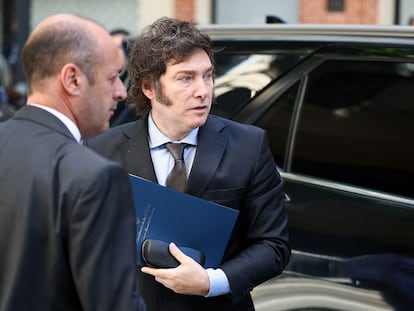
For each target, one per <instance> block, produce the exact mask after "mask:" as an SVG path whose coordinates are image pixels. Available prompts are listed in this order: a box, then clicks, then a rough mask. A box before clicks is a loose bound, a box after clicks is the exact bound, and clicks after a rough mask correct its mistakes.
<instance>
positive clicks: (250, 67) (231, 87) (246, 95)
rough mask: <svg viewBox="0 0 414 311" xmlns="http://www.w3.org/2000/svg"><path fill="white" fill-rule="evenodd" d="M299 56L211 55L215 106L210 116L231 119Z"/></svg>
mask: <svg viewBox="0 0 414 311" xmlns="http://www.w3.org/2000/svg"><path fill="white" fill-rule="evenodd" d="M301 57H302V56H301V55H287V54H277V53H274V54H254V53H249V54H240V53H231V52H226V51H222V52H217V53H216V55H215V67H216V78H215V93H214V95H215V103H214V105H213V107H212V113H213V114H216V115H220V116H223V117H226V118H231V117H232V116H233V115H234V114H236V113H237V112H238V111H239V110H240V109H241V108H243V106H244V105H245V104H246V103H247V102H248V101H249V100H250V99H251V98H253V97H254V96H255V95H256V94H257V93H258V92H260V91H261V90H263V89H264V88H265V87H266V86H267V85H269V84H270V83H271V82H272V81H274V80H275V79H276V78H278V77H279V76H281V75H282V74H283V73H285V72H286V71H287V70H288V69H289V68H290V67H291V66H292V65H293V64H294V63H296V62H298V61H299V59H300V58H301Z"/></svg>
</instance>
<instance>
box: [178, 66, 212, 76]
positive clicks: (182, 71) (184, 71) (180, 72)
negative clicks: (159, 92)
mask: <svg viewBox="0 0 414 311" xmlns="http://www.w3.org/2000/svg"><path fill="white" fill-rule="evenodd" d="M209 71H214V68H213V66H210V67H209V68H208V69H207V70H205V71H204V72H209ZM183 73H184V74H195V73H197V70H180V71H177V72H176V75H178V74H183Z"/></svg>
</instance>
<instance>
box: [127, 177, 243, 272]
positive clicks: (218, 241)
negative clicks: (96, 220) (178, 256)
mask: <svg viewBox="0 0 414 311" xmlns="http://www.w3.org/2000/svg"><path fill="white" fill-rule="evenodd" d="M129 176H130V181H131V186H132V193H133V197H134V203H135V211H136V217H137V219H136V221H137V232H136V233H137V236H136V242H137V265H138V266H143V265H144V260H143V258H142V254H141V246H142V243H143V242H144V240H146V239H158V240H163V241H165V242H174V243H175V244H176V245H177V246H183V247H192V248H195V249H198V250H200V251H202V252H203V253H204V255H205V264H204V267H205V268H217V267H218V265H219V264H220V263H221V260H222V257H223V254H224V250H225V248H226V246H227V243H228V241H229V239H230V235H231V233H232V231H233V227H234V225H235V223H236V220H237V216H238V214H239V211H238V210H235V209H232V208H229V207H226V206H223V205H220V204H217V203H213V202H209V201H206V200H203V199H201V198H198V197H195V196H191V195H189V194H186V193H183V192H178V191H176V190H173V189H170V188H167V187H163V186H160V185H158V184H156V183H153V182H151V181H148V180H146V179H143V178H141V177H138V176H135V175H132V174H130V175H129Z"/></svg>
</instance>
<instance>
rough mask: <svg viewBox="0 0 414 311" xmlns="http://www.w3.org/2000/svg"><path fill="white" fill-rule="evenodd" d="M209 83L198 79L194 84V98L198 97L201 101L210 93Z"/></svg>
mask: <svg viewBox="0 0 414 311" xmlns="http://www.w3.org/2000/svg"><path fill="white" fill-rule="evenodd" d="M211 88H212V86H211V83H210V82H209V81H206V80H205V79H203V78H200V79H198V81H197V84H196V90H195V94H194V95H195V97H200V98H202V99H204V98H206V97H207V96H208V95H209V93H210V91H211Z"/></svg>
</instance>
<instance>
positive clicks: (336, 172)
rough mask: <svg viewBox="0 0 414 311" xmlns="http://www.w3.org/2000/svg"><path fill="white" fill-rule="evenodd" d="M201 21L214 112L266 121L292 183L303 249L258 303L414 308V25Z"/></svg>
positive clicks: (290, 207)
mask: <svg viewBox="0 0 414 311" xmlns="http://www.w3.org/2000/svg"><path fill="white" fill-rule="evenodd" d="M201 29H202V30H203V31H205V32H206V33H208V34H209V35H210V36H211V38H212V39H213V43H214V48H215V50H216V56H215V60H216V93H215V96H216V99H215V104H214V105H213V107H212V113H213V114H217V115H221V116H224V117H226V118H229V119H233V120H236V121H239V122H242V123H248V124H254V125H256V126H259V127H262V128H264V129H266V131H267V133H268V135H269V139H270V145H271V149H272V152H273V155H274V158H275V160H276V163H277V165H278V169H279V170H280V172H281V175H282V177H283V178H284V180H285V199H286V208H287V211H288V214H289V231H290V235H291V245H292V249H293V254H292V257H291V260H290V263H289V265H288V267H287V268H286V270H285V272H284V273H283V274H282V275H281V276H280V277H278V278H275V279H273V280H271V281H269V282H267V283H265V284H263V285H261V286H259V287H257V288H256V289H254V291H253V299H254V301H255V305H256V309H257V310H258V311H260V310H262V311H264V310H300V309H306V310H414V185H413V181H414V138H413V135H414V28H411V27H404V26H390V27H388V26H339V25H313V26H312V25H281V24H277V25H275V24H273V25H262V26H257V27H256V26H230V25H227V26H223V25H211V26H204V27H202V28H201ZM122 107H123V106H122V105H121V106H120V111H119V112H118V114H117V115H116V116H115V117H114V119H113V120H112V122H113V125H117V124H119V123H123V122H125V121H126V120H129V119H128V117H127V116H128V115H129V116H130V114H128V109H126V108H125V109H122Z"/></svg>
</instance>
